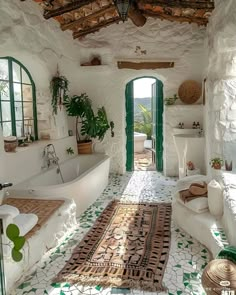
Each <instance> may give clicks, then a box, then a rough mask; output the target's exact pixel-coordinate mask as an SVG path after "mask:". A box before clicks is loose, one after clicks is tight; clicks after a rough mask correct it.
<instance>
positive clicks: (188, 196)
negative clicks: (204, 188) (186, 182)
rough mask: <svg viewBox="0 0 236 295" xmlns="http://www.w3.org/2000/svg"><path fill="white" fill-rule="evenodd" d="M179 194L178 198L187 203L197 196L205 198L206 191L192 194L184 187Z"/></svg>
mask: <svg viewBox="0 0 236 295" xmlns="http://www.w3.org/2000/svg"><path fill="white" fill-rule="evenodd" d="M179 195H180V199H181V200H182V201H183V202H184V203H187V202H190V201H192V200H194V199H197V198H207V193H205V194H203V195H193V194H192V193H191V192H190V191H189V189H186V190H183V191H180V192H179Z"/></svg>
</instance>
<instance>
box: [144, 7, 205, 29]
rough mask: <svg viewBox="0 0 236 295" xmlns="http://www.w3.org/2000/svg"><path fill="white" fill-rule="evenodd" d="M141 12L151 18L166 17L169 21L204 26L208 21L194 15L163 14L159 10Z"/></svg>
mask: <svg viewBox="0 0 236 295" xmlns="http://www.w3.org/2000/svg"><path fill="white" fill-rule="evenodd" d="M142 12H143V14H144V15H145V16H147V17H153V18H160V19H162V20H163V19H166V20H169V21H177V22H180V23H183V22H188V23H196V24H198V25H203V26H206V25H207V23H208V19H203V18H200V17H194V16H189V17H188V16H174V15H169V14H164V13H161V12H160V13H159V12H153V11H151V10H145V11H142Z"/></svg>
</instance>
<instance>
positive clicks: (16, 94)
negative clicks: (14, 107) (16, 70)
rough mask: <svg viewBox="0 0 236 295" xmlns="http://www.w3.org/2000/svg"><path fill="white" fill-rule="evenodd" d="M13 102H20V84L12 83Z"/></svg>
mask: <svg viewBox="0 0 236 295" xmlns="http://www.w3.org/2000/svg"><path fill="white" fill-rule="evenodd" d="M14 100H15V101H17V100H18V101H21V84H16V83H14Z"/></svg>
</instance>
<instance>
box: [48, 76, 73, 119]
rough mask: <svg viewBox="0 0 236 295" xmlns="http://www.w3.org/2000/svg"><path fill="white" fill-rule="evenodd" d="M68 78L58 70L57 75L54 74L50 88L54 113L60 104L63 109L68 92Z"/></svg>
mask: <svg viewBox="0 0 236 295" xmlns="http://www.w3.org/2000/svg"><path fill="white" fill-rule="evenodd" d="M68 84H69V82H68V80H67V78H66V77H64V76H60V75H59V72H57V75H56V76H54V77H53V78H52V80H51V83H50V89H51V93H52V100H51V105H52V112H53V114H55V115H56V114H57V109H58V106H59V108H60V109H61V107H62V105H63V102H64V100H65V98H66V96H67V92H68Z"/></svg>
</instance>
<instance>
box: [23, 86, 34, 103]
mask: <svg viewBox="0 0 236 295" xmlns="http://www.w3.org/2000/svg"><path fill="white" fill-rule="evenodd" d="M22 89H23V100H24V101H32V100H33V95H32V86H31V85H22Z"/></svg>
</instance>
